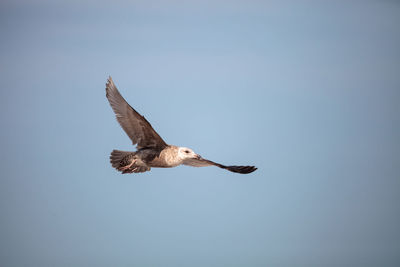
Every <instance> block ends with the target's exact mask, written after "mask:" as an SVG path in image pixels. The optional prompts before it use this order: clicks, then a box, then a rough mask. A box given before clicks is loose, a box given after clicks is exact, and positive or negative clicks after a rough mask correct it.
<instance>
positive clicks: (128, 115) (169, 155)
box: [106, 77, 257, 174]
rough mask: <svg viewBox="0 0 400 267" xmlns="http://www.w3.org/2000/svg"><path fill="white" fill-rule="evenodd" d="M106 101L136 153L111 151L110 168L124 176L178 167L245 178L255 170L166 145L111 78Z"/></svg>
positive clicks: (108, 83) (254, 168)
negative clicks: (210, 168)
mask: <svg viewBox="0 0 400 267" xmlns="http://www.w3.org/2000/svg"><path fill="white" fill-rule="evenodd" d="M106 97H107V99H108V101H109V102H110V105H111V107H112V109H113V110H114V113H115V115H116V118H117V121H118V122H119V124H120V125H121V127H122V129H124V131H125V132H126V134H127V135H128V136H129V138H130V139H131V140H132V144H133V145H136V147H137V149H138V150H137V151H136V152H129V151H121V150H113V151H112V152H111V155H110V162H111V165H112V166H113V167H114V168H116V169H117V170H118V171H120V172H122V173H123V174H125V173H140V172H146V171H150V169H151V168H152V167H155V168H170V167H176V166H178V165H181V164H183V165H188V166H193V167H206V166H217V167H219V168H222V169H226V170H229V171H231V172H236V173H242V174H247V173H251V172H253V171H255V170H257V168H256V167H254V166H225V165H222V164H219V163H216V162H213V161H211V160H207V159H204V158H202V157H201V156H200V155H198V154H196V153H194V152H193V151H192V150H191V149H189V148H185V147H177V146H173V145H168V144H167V143H165V142H164V140H163V139H162V138H161V137H160V136H159V135H158V133H157V132H156V131H155V130H154V129H153V127H152V126H151V125H150V123H149V122H148V121H147V120H146V119H145V118H144V116H142V115H140V114H139V113H138V112H136V110H134V109H133V108H132V107H131V106H130V105H129V104H128V103H127V102H126V101H125V99H124V98H123V97H122V96H121V94H120V93H119V91H118V89H117V87H116V86H115V84H114V82H113V80H112V79H111V77H109V79H108V81H107V84H106Z"/></svg>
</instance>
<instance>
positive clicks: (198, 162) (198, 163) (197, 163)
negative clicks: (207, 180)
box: [183, 157, 257, 174]
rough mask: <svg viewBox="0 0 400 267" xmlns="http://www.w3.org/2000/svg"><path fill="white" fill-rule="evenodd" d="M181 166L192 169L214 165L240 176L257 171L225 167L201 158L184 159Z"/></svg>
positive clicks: (251, 168)
mask: <svg viewBox="0 0 400 267" xmlns="http://www.w3.org/2000/svg"><path fill="white" fill-rule="evenodd" d="M183 164H184V165H188V166H192V167H206V166H212V165H214V166H217V167H220V168H222V169H226V170H228V171H231V172H237V173H241V174H247V173H251V172H254V171H255V170H257V168H256V167H254V166H225V165H222V164H219V163H216V162H214V161H211V160H208V159H204V158H202V157H198V158H191V159H186V160H185V161H184V162H183Z"/></svg>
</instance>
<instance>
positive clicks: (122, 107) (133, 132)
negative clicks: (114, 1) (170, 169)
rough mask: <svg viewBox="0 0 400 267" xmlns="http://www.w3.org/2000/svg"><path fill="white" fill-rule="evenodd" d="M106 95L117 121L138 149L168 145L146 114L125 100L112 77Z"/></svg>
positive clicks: (160, 147) (108, 81)
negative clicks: (141, 113) (143, 114)
mask: <svg viewBox="0 0 400 267" xmlns="http://www.w3.org/2000/svg"><path fill="white" fill-rule="evenodd" d="M106 96H107V99H108V101H109V102H110V105H111V107H112V109H113V110H114V113H115V116H116V118H117V121H118V122H119V124H120V125H121V127H122V129H124V131H125V132H126V134H127V135H128V136H129V138H130V139H131V140H132V144H133V145H137V148H138V149H141V148H145V147H148V148H159V149H163V148H164V147H166V146H167V144H166V143H165V142H164V140H163V139H162V138H161V137H160V136H159V135H158V133H157V132H156V131H155V130H154V129H153V127H151V125H150V123H149V122H148V121H147V120H146V119H145V118H144V116H142V115H140V114H139V113H138V112H136V110H134V109H133V108H132V107H131V106H130V105H129V104H128V103H127V102H126V101H125V99H124V98H123V97H122V96H121V94H120V93H119V92H118V89H117V87H116V86H115V84H114V82H113V80H112V79H111V77H109V78H108V80H107V84H106Z"/></svg>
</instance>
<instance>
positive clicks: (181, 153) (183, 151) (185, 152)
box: [178, 147, 201, 161]
mask: <svg viewBox="0 0 400 267" xmlns="http://www.w3.org/2000/svg"><path fill="white" fill-rule="evenodd" d="M178 157H179V158H180V159H181V160H182V161H185V160H187V159H201V157H200V155H198V154H196V153H194V151H193V150H191V149H190V148H187V147H179V148H178Z"/></svg>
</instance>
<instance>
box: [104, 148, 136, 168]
mask: <svg viewBox="0 0 400 267" xmlns="http://www.w3.org/2000/svg"><path fill="white" fill-rule="evenodd" d="M130 154H133V152H130V151H121V150H116V149H114V150H113V151H112V152H111V155H110V163H111V165H112V166H113V167H114V168H116V169H118V168H119V167H120V166H121V162H122V160H123V159H124V158H126V156H128V155H130Z"/></svg>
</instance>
